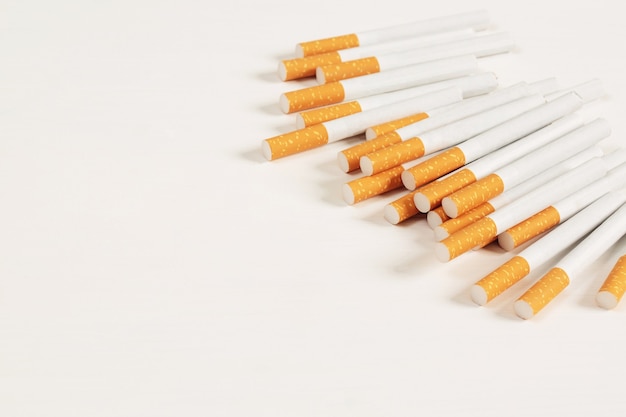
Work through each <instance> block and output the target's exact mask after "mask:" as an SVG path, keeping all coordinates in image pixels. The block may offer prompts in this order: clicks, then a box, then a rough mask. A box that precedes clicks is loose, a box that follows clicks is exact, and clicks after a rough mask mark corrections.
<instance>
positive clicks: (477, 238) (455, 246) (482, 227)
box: [441, 217, 497, 260]
mask: <svg viewBox="0 0 626 417" xmlns="http://www.w3.org/2000/svg"><path fill="white" fill-rule="evenodd" d="M496 236H497V227H496V224H495V222H494V221H493V220H492V219H490V218H489V217H483V218H482V219H480V220H478V221H476V222H474V223H472V224H470V225H469V226H467V227H464V228H463V229H461V230H459V231H457V232H456V233H454V234H452V235H450V236H448V237H447V238H445V239H444V240H442V241H441V242H442V243H443V244H444V245H445V246H446V248H447V249H448V253H449V255H450V260H452V259H454V258H456V257H457V256H459V255H461V254H463V253H465V252H467V251H469V250H471V249H473V248H475V247H477V246H481V245H483V244H484V243H486V242H489V241H491V240H493V239H494V238H495V237H496Z"/></svg>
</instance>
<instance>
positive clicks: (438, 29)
mask: <svg viewBox="0 0 626 417" xmlns="http://www.w3.org/2000/svg"><path fill="white" fill-rule="evenodd" d="M488 24H489V14H488V13H487V12H486V11H485V10H476V11H472V12H467V13H459V14H453V15H447V16H441V17H436V18H430V19H422V20H418V21H415V22H411V23H405V24H401V25H394V26H387V27H383V28H378V29H370V30H368V31H361V32H353V33H346V34H342V35H337V36H332V37H328V38H321V39H315V40H311V41H306V42H300V43H298V44H296V49H295V55H296V56H298V57H305V56H310V55H316V54H321V53H325V52H331V51H338V50H341V49H346V48H354V47H358V46H366V45H374V44H378V43H383V42H389V41H393V40H397V39H403V38H412V37H419V36H424V35H429V34H437V33H442V32H443V33H445V32H450V31H454V30H459V29H468V28H469V29H474V30H482V29H485V28H486V27H487V26H488Z"/></svg>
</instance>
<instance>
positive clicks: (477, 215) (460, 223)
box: [435, 202, 496, 240]
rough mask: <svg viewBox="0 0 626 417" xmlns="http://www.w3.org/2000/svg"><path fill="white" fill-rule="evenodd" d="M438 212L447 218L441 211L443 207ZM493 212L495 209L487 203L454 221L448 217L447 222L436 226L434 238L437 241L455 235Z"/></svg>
mask: <svg viewBox="0 0 626 417" xmlns="http://www.w3.org/2000/svg"><path fill="white" fill-rule="evenodd" d="M438 210H441V211H443V212H444V215H445V216H447V215H446V214H445V211H444V210H443V207H441V208H438ZM494 211H496V210H495V208H494V207H493V206H492V205H491V204H489V203H488V202H487V203H483V204H481V205H480V206H478V207H476V208H474V209H472V210H470V211H468V212H467V213H465V214H463V215H462V216H459V217H456V218H454V219H452V218H449V217H448V218H447V220H444V221H443V223H441V224H440V225H439V226H437V229H436V234H435V237H436V238H437V240H443V239H445V238H446V237H448V236H450V235H452V234H453V233H456V232H458V231H459V230H461V229H463V228H464V227H467V226H469V225H470V224H472V223H474V222H476V221H478V220H480V219H482V218H483V217H485V216H488V215H489V214H491V213H493V212H494Z"/></svg>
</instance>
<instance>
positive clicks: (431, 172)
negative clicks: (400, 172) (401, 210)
mask: <svg viewBox="0 0 626 417" xmlns="http://www.w3.org/2000/svg"><path fill="white" fill-rule="evenodd" d="M463 165H465V155H464V154H463V151H462V150H461V149H459V148H457V147H454V148H451V149H448V150H447V151H444V152H442V153H440V154H439V155H436V156H433V157H432V158H430V159H428V160H426V161H424V162H422V163H420V164H417V165H415V166H414V167H412V168H409V169H408V170H407V171H408V172H409V173H411V175H413V178H414V179H415V185H416V188H417V187H420V186H422V185H424V184H427V183H429V182H431V181H433V180H436V179H437V178H439V177H441V176H442V175H445V174H447V173H449V172H452V171H454V170H455V169H457V168H459V167H462V166H463Z"/></svg>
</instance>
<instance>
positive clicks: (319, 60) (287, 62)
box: [282, 52, 341, 81]
mask: <svg viewBox="0 0 626 417" xmlns="http://www.w3.org/2000/svg"><path fill="white" fill-rule="evenodd" d="M338 62H341V55H339V54H338V53H337V52H329V53H325V54H320V55H313V56H307V57H305V58H294V59H284V60H283V61H282V64H283V66H284V67H285V81H290V80H296V79H298V78H304V77H312V76H314V75H315V70H316V69H317V67H321V66H325V65H330V64H335V63H338Z"/></svg>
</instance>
